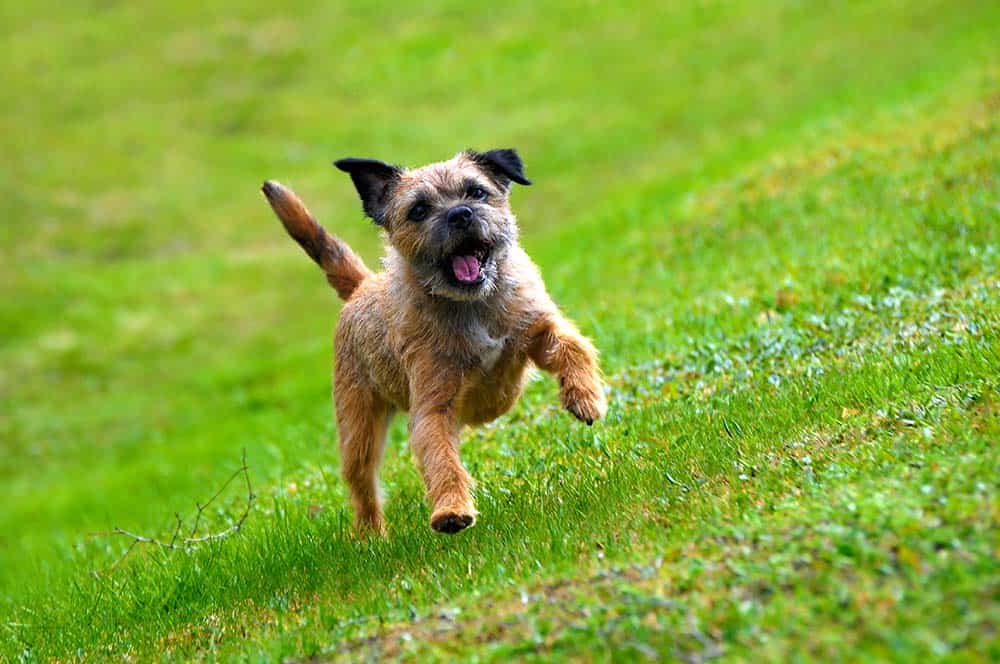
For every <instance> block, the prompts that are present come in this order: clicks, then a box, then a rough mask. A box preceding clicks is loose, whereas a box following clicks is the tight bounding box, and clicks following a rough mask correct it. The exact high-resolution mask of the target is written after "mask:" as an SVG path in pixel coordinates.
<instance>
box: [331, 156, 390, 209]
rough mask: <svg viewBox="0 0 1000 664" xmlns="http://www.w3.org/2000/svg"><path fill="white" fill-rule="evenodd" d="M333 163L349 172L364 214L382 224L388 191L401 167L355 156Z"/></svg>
mask: <svg viewBox="0 0 1000 664" xmlns="http://www.w3.org/2000/svg"><path fill="white" fill-rule="evenodd" d="M333 165H334V166H336V167H337V168H339V169H340V170H342V171H344V172H345V173H349V174H350V176H351V180H352V181H353V182H354V188H355V189H357V190H358V196H360V197H361V207H362V208H364V211H365V214H366V215H368V216H369V217H371V218H372V219H373V220H374V221H375V223H376V224H382V223H383V222H384V212H385V205H386V203H387V202H388V200H389V193H390V192H391V191H392V187H393V185H394V184H395V182H396V181H397V180H398V179H399V176H400V175H401V174H402V172H403V169H401V168H400V167H399V166H393V165H392V164H387V163H385V162H384V161H378V160H377V159H356V158H355V157H348V158H346V159H338V160H337V161H335V162H333Z"/></svg>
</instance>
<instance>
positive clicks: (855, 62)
mask: <svg viewBox="0 0 1000 664" xmlns="http://www.w3.org/2000/svg"><path fill="white" fill-rule="evenodd" d="M996 25H997V23H996V10H995V3H989V2H976V1H963V0H951V1H949V2H880V3H843V4H841V3H837V4H827V3H812V2H795V1H779V2H768V3H758V2H707V1H706V2H686V3H655V2H626V3H603V2H589V3H584V2H581V3H576V2H574V3H537V2H519V1H517V0H512V1H509V2H503V3H489V4H487V5H477V4H470V3H465V2H448V1H435V2H426V3H414V4H406V3H394V4H393V5H392V6H391V7H389V6H386V5H382V4H380V3H353V2H339V3H317V2H300V1H293V2H287V3H263V2H256V3H254V2H185V1H180V2H170V3H166V2H131V3H124V2H113V1H110V0H102V1H93V2H49V1H46V0H41V1H38V2H33V3H30V6H29V5H28V4H25V3H14V2H5V3H3V4H2V5H0V32H2V47H0V48H2V56H3V57H2V58H0V60H2V64H0V70H2V76H3V85H2V86H0V105H2V107H3V109H4V110H3V112H2V114H0V153H2V155H3V157H2V160H0V206H2V215H0V229H2V230H0V233H2V235H0V238H2V247H0V250H2V262H0V492H2V498H0V501H2V507H0V592H5V593H8V594H13V593H14V592H16V590H17V588H18V587H19V586H20V585H23V584H25V583H28V582H30V580H31V579H33V578H36V577H35V576H34V574H35V573H36V572H39V571H41V572H42V573H46V570H50V569H58V568H59V566H60V564H62V563H61V562H60V561H66V560H70V559H71V558H72V556H73V555H74V547H75V546H79V540H80V538H81V536H82V534H84V533H86V532H88V531H89V530H95V529H104V528H107V527H109V526H111V525H122V526H126V527H129V526H134V527H149V526H152V527H158V526H160V525H162V522H163V519H164V517H165V515H169V514H171V513H172V512H173V511H174V510H178V509H186V508H187V507H189V506H190V505H192V503H193V501H194V500H196V499H197V498H199V497H201V496H202V495H203V494H204V492H205V488H206V486H215V485H217V481H218V479H219V478H220V477H224V476H225V471H227V470H228V471H231V469H232V468H234V467H235V466H236V465H238V463H239V455H240V450H241V449H243V448H246V450H247V454H248V458H249V462H250V464H251V466H252V467H253V468H254V469H255V474H256V477H257V478H258V480H259V481H260V482H262V483H263V484H264V485H268V484H273V485H279V484H282V483H284V482H286V481H288V478H292V477H296V476H297V474H300V473H301V472H303V468H307V467H320V468H327V467H329V468H330V469H332V470H331V472H335V467H334V465H335V454H334V445H333V444H332V443H331V444H325V443H323V441H332V438H333V429H332V425H331V423H330V411H331V406H330V397H329V391H330V381H329V369H330V366H329V365H330V360H331V355H332V353H331V333H330V331H331V330H332V328H333V325H334V324H335V321H336V317H337V311H338V307H339V303H338V301H337V299H336V297H335V295H334V294H333V292H332V291H331V290H330V289H329V288H328V286H327V285H326V283H325V282H324V280H323V279H322V277H321V275H320V274H319V272H318V271H317V270H316V269H315V267H314V266H313V265H311V264H310V263H309V261H308V259H307V258H306V257H305V256H304V255H303V254H302V253H301V251H300V249H299V248H298V247H296V246H295V245H294V243H292V242H291V241H290V240H289V239H288V238H287V237H286V236H285V234H284V232H283V231H282V229H281V227H280V226H279V224H278V223H277V221H276V220H275V219H274V218H273V216H272V214H271V212H270V210H269V209H268V207H267V205H266V204H265V203H264V201H263V200H262V198H261V196H260V194H259V191H258V188H259V185H260V183H261V181H262V180H264V179H266V178H275V179H278V180H280V181H282V182H284V183H286V184H288V185H290V186H292V187H294V188H295V189H296V190H297V191H298V192H299V193H300V194H301V195H302V196H303V198H304V199H305V200H306V201H307V202H308V203H309V205H310V206H311V208H312V209H313V211H314V212H315V213H316V214H317V216H318V217H319V218H320V220H321V221H322V222H323V223H324V224H325V225H326V226H327V227H328V228H329V229H331V230H333V231H334V232H336V233H338V234H339V235H341V236H342V237H343V238H345V239H346V240H347V241H348V242H349V243H350V244H351V245H352V246H354V247H355V248H356V249H357V250H358V251H359V253H361V254H362V255H363V256H364V258H365V259H366V261H368V263H369V264H370V265H374V264H375V263H376V261H377V257H378V256H379V254H380V246H379V238H378V234H377V232H376V229H375V228H374V227H373V226H372V225H371V224H370V223H368V222H366V221H365V220H364V219H363V218H362V215H361V211H360V207H359V205H358V202H357V200H356V198H355V193H354V190H353V187H352V186H351V185H350V182H349V180H348V179H347V178H346V177H345V176H344V175H343V174H342V173H339V172H336V171H335V170H334V169H333V168H332V167H331V166H330V162H331V160H333V159H336V158H339V157H344V156H362V157H375V158H379V159H384V160H387V161H391V162H397V163H402V164H408V165H418V164H422V163H425V162H428V161H436V160H440V159H445V158H448V157H450V156H451V155H452V154H454V153H455V152H457V151H458V150H460V149H464V148H467V147H472V148H476V149H489V148H494V147H516V148H517V149H518V150H519V151H520V152H521V154H522V156H523V158H524V160H525V163H526V166H527V173H528V175H529V177H531V178H532V179H533V180H534V181H535V183H536V185H535V186H533V187H529V188H520V189H517V190H516V191H515V192H514V194H513V206H514V208H515V210H516V211H517V213H518V215H519V219H520V222H521V225H522V229H523V234H524V242H525V244H526V246H527V248H528V250H529V252H531V253H532V255H533V256H535V257H536V259H537V260H538V262H539V263H540V265H541V267H542V269H543V273H544V274H545V277H546V279H547V282H548V283H549V286H550V289H551V290H552V292H553V294H554V296H555V297H556V299H557V300H558V301H560V302H562V303H563V304H564V305H565V307H566V309H567V311H568V313H569V314H570V315H571V316H572V317H573V318H575V319H577V320H578V321H579V322H580V324H581V326H582V327H583V328H584V329H585V330H586V331H587V332H588V333H590V334H592V335H594V336H595V337H596V338H597V340H598V345H599V346H600V347H601V348H602V349H603V351H604V353H605V363H606V367H607V369H608V370H609V371H614V370H616V369H618V368H621V367H624V366H629V365H631V364H634V363H636V362H640V361H643V360H647V359H649V358H651V357H654V356H656V355H657V354H658V353H664V352H667V351H668V349H669V346H670V344H671V336H670V335H671V334H673V331H672V330H673V327H672V323H671V321H672V320H674V319H673V318H671V316H673V315H674V314H675V313H676V312H670V311H667V310H666V309H664V307H665V306H666V305H665V304H664V303H665V302H668V301H669V300H670V298H671V297H673V296H674V295H675V294H676V293H672V292H671V291H670V290H669V288H676V289H683V288H684V287H685V280H684V276H683V275H680V276H678V278H677V279H676V280H675V281H674V282H672V283H673V285H672V286H670V287H669V288H664V289H658V290H652V291H651V290H649V289H645V290H644V289H643V288H642V284H643V282H644V280H645V279H647V278H649V276H650V275H661V276H662V275H664V274H668V273H669V271H670V269H671V264H670V263H669V262H668V261H667V260H666V259H665V258H664V256H666V253H667V252H669V251H674V250H675V246H674V244H669V245H668V244H664V245H663V246H662V247H660V246H659V245H652V246H653V250H652V251H649V250H648V246H647V245H646V243H647V241H648V240H647V239H648V238H649V237H650V233H652V231H653V230H655V229H657V228H667V227H669V225H670V224H671V221H672V219H671V215H670V212H669V211H670V210H672V209H674V208H675V207H676V206H677V205H682V204H683V201H684V200H685V196H686V195H687V194H688V193H689V192H691V191H693V190H695V189H697V188H699V187H702V186H704V185H705V184H707V183H711V182H713V181H715V180H716V179H718V178H720V177H724V176H726V175H730V174H733V173H738V172H740V169H741V168H742V167H744V166H745V165H746V164H748V163H750V162H751V161H752V160H754V159H757V158H760V157H761V156H763V155H767V154H770V153H772V152H774V151H780V150H783V149H788V148H792V147H794V146H795V145H796V143H797V142H799V141H801V140H803V136H806V137H808V136H813V137H815V136H820V135H823V134H824V132H828V131H830V130H831V128H836V127H841V126H845V125H849V124H850V123H851V122H854V121H856V120H858V119H859V118H864V117H866V116H868V115H870V114H872V113H874V112H875V111H877V110H878V109H880V108H886V107H890V106H891V105H892V104H894V103H896V102H898V101H899V100H903V99H912V98H914V97H919V96H920V95H921V94H925V93H927V92H928V91H931V90H933V89H935V86H938V85H939V84H940V83H941V82H942V81H948V80H950V79H952V78H953V77H957V76H960V75H962V72H963V71H964V70H965V68H966V67H967V66H968V64H969V63H971V62H977V61H981V60H982V59H984V58H986V57H991V56H990V54H991V53H993V52H994V51H995V47H996V36H997V34H996ZM702 241H705V240H704V238H701V237H698V236H696V235H692V234H690V233H681V234H679V235H677V236H674V237H673V238H672V242H673V243H680V244H683V245H685V246H688V247H689V249H691V250H692V251H695V250H696V249H697V246H698V243H699V242H702ZM750 241H752V238H751V240H750ZM609 243H610V244H611V245H612V246H614V247H620V251H616V252H615V254H616V255H618V256H619V257H620V260H618V261H617V262H614V261H608V260H607V259H606V256H607V255H608V254H607V251H604V252H603V253H601V254H599V255H600V256H602V258H597V256H598V254H595V253H594V251H593V250H594V248H595V247H596V246H604V247H607V246H608V244H609ZM637 246H647V251H645V252H644V253H642V254H641V256H637V257H636V258H635V260H632V259H631V258H630V256H631V253H630V252H632V251H633V250H634V249H635V247H637ZM592 256H594V258H591V257H592ZM763 260H765V261H766V258H765V259H763ZM698 269H703V270H706V271H708V272H709V273H711V272H712V271H713V270H715V271H718V272H719V273H720V278H721V275H722V274H723V273H724V271H725V266H724V265H721V264H720V265H705V266H700V267H699V268H698ZM677 315H682V314H681V313H678V314H677ZM650 330H657V332H656V333H654V334H648V333H647V332H649V331H650ZM540 389H547V388H540ZM397 435H400V434H398V433H397Z"/></svg>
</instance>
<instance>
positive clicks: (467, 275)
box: [451, 256, 479, 284]
mask: <svg viewBox="0 0 1000 664" xmlns="http://www.w3.org/2000/svg"><path fill="white" fill-rule="evenodd" d="M451 269H452V271H454V273H455V278H456V279H458V280H459V281H461V282H462V283H463V284H472V283H475V282H476V281H477V280H478V279H479V261H478V260H476V257H475V256H454V257H453V258H452V259H451Z"/></svg>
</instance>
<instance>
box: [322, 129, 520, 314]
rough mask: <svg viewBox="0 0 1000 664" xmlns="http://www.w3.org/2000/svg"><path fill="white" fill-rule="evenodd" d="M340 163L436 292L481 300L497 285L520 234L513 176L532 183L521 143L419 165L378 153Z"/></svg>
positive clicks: (379, 221)
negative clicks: (389, 160) (512, 201)
mask: <svg viewBox="0 0 1000 664" xmlns="http://www.w3.org/2000/svg"><path fill="white" fill-rule="evenodd" d="M335 165H336V166H337V167H338V168H340V169H341V170H343V171H346V172H348V173H350V175H351V179H352V180H353V181H354V185H355V187H357V190H358V194H359V195H360V196H361V203H362V206H363V207H364V210H365V213H366V214H367V215H368V216H369V217H371V218H372V219H373V220H375V223H377V224H379V225H380V226H382V227H383V228H384V229H385V231H386V233H387V235H388V237H389V242H390V243H391V244H392V246H393V247H395V249H396V251H397V252H399V254H400V255H401V256H402V257H403V258H404V259H406V260H407V261H408V262H409V264H410V266H411V267H412V268H413V271H414V274H415V275H416V277H417V279H418V280H419V281H420V282H421V284H422V285H423V286H424V288H425V289H426V290H427V291H428V292H429V293H431V294H432V295H436V296H440V297H445V298H449V299H452V300H459V301H473V300H480V299H483V298H486V297H487V296H489V295H490V294H491V293H493V292H494V291H495V290H496V288H497V286H498V284H499V283H500V280H501V278H502V277H503V270H504V264H505V258H506V256H507V252H508V251H509V250H510V248H511V246H512V245H513V244H514V243H515V242H516V241H517V222H516V220H515V219H514V215H513V213H511V211H510V206H509V202H508V194H509V193H510V187H511V183H512V182H517V183H519V184H531V182H530V181H529V180H528V179H527V178H525V177H524V167H523V165H522V163H521V158H520V157H519V156H518V154H517V152H516V151H514V150H509V149H505V150H490V151H489V152H474V151H471V150H467V151H465V152H460V153H459V154H457V155H455V157H454V158H452V159H450V160H449V161H444V162H440V163H437V164H430V165H428V166H423V167H421V168H417V169H413V170H407V169H403V168H400V167H398V166H392V165H389V164H386V163H383V162H381V161H375V160H371V159H341V160H339V161H337V162H335Z"/></svg>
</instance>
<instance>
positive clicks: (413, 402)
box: [262, 149, 607, 534]
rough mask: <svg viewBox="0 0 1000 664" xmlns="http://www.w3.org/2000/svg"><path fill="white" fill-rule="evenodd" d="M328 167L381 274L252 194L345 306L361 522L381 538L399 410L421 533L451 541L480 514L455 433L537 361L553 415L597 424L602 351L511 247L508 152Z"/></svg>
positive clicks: (342, 380)
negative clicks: (416, 478)
mask: <svg viewBox="0 0 1000 664" xmlns="http://www.w3.org/2000/svg"><path fill="white" fill-rule="evenodd" d="M334 165H335V166H336V167H337V168H339V169H340V170H342V171H345V172H346V173H348V174H349V175H350V177H351V180H352V181H353V183H354V186H355V188H356V189H357V193H358V195H359V196H360V198H361V205H362V209H363V210H364V213H365V215H367V216H368V217H370V218H371V219H372V220H373V221H374V222H375V224H377V225H378V226H379V227H380V228H381V229H382V232H383V234H384V237H385V239H386V254H385V257H384V258H383V267H384V269H383V271H382V272H379V273H374V272H372V271H371V270H369V269H368V268H367V267H366V266H365V264H364V262H363V261H362V260H361V259H360V258H359V257H358V256H357V254H355V253H354V252H353V251H352V250H351V248H350V247H348V246H347V245H346V244H345V243H344V242H343V241H342V240H340V239H338V238H337V237H335V236H333V235H331V234H329V233H328V232H327V231H326V230H325V229H324V228H323V227H322V226H321V225H320V224H319V223H318V222H317V221H316V219H315V218H314V217H313V216H312V215H311V214H310V213H309V211H308V210H307V209H306V207H305V205H304V204H303V203H302V201H301V200H300V199H299V198H298V197H297V196H296V195H295V193H294V192H292V191H291V190H290V189H288V188H286V187H284V186H282V185H281V184H279V183H277V182H274V181H267V182H265V183H264V185H263V187H262V191H263V193H264V195H265V196H266V198H267V200H268V201H269V202H270V204H271V207H272V209H273V210H274V212H275V213H276V214H277V216H278V218H279V219H280V220H281V221H282V223H283V224H284V226H285V229H286V230H287V231H288V233H289V235H291V236H292V238H294V239H295V240H296V241H297V242H298V243H299V244H300V245H301V246H302V248H303V249H304V250H305V251H306V253H307V254H308V255H309V256H310V257H311V258H312V259H313V260H314V261H315V262H316V263H317V264H318V265H319V266H320V267H321V268H322V269H323V271H324V272H325V273H326V278H327V280H328V281H329V283H330V285H331V286H332V287H333V288H334V290H336V291H337V293H338V294H339V295H340V297H341V298H342V299H343V300H344V301H345V304H344V306H343V309H342V311H341V314H340V320H339V322H338V324H337V329H336V335H335V341H334V346H335V367H334V377H333V381H334V390H333V391H334V402H335V407H336V408H335V410H336V422H337V429H338V433H339V438H340V453H341V465H342V473H343V477H344V480H345V481H346V483H347V486H348V488H349V489H350V494H351V502H352V505H353V508H354V517H355V527H356V528H357V530H358V531H359V532H361V533H378V534H384V533H385V532H386V524H385V519H384V516H383V512H382V497H381V495H380V490H379V485H378V476H377V474H378V467H379V463H380V461H381V458H382V452H383V448H384V447H385V438H386V430H387V428H388V426H389V422H390V419H391V418H392V416H393V414H394V413H396V412H398V411H407V412H409V435H410V448H411V450H412V453H413V456H414V459H415V461H416V464H417V467H418V468H419V470H420V473H421V476H422V477H423V480H424V484H425V486H426V490H427V499H428V501H429V503H430V507H431V517H430V525H431V528H433V529H434V530H435V531H438V532H442V533H457V532H459V531H461V530H463V529H465V528H468V527H469V526H471V525H473V524H474V523H475V519H476V508H475V505H474V502H473V496H472V485H473V481H472V478H471V477H470V476H469V473H468V472H467V471H466V469H465V467H464V466H463V465H462V461H461V459H460V457H459V438H460V435H461V432H462V429H463V428H464V427H466V426H469V425H478V424H483V423H485V422H489V421H491V420H494V419H496V418H497V417H499V416H501V415H503V414H504V413H506V412H507V411H508V410H510V408H511V407H512V406H513V405H514V403H515V402H516V401H517V399H518V397H519V396H520V395H521V392H522V390H523V388H524V385H525V382H526V379H527V377H528V375H529V369H530V367H531V365H534V366H537V367H538V368H540V369H542V370H544V371H547V372H550V373H552V374H554V375H555V376H556V377H557V378H558V380H559V387H560V399H561V401H562V406H563V407H564V408H565V409H566V410H568V411H569V412H570V413H572V414H573V415H574V416H575V417H576V418H577V419H579V420H581V421H583V422H585V423H587V424H588V425H590V424H593V422H594V421H595V420H597V419H598V418H600V417H602V416H603V415H604V414H605V411H606V409H607V401H606V397H605V390H604V385H603V380H602V377H601V373H600V369H599V367H598V363H597V351H596V350H595V348H594V346H593V344H592V343H591V342H590V341H589V340H588V339H587V338H586V337H584V336H583V335H582V334H581V333H580V332H579V331H578V330H577V328H576V326H574V325H573V323H571V322H570V321H569V320H567V319H566V318H565V317H564V316H563V315H562V314H561V313H560V311H559V309H558V307H557V306H556V305H555V303H553V301H552V299H551V298H550V297H549V295H548V293H547V292H546V290H545V285H544V283H543V282H542V277H541V275H540V273H539V271H538V268H537V267H536V266H535V264H534V263H533V262H532V261H531V259H530V258H529V257H528V255H527V254H526V253H525V251H524V250H523V249H522V248H521V246H520V244H519V242H518V226H517V221H516V219H515V217H514V214H513V213H512V212H511V209H510V203H509V195H510V190H511V188H512V185H513V184H515V183H516V184H521V185H528V184H531V182H530V180H528V179H527V178H526V177H525V175H524V166H523V163H522V161H521V158H520V156H519V155H518V153H517V151H516V150H513V149H498V150H489V151H487V152H476V151H473V150H466V151H463V152H460V153H458V154H457V155H456V156H455V157H453V158H452V159H450V160H448V161H443V162H439V163H434V164H430V165H427V166H423V167H420V168H415V169H412V170H411V169H406V168H403V167H400V166H394V165H391V164H387V163H385V162H382V161H377V160H374V159H357V158H347V159H340V160H338V161H336V162H334Z"/></svg>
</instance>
